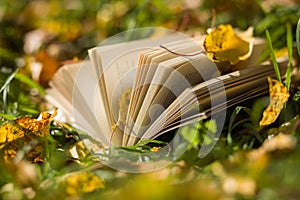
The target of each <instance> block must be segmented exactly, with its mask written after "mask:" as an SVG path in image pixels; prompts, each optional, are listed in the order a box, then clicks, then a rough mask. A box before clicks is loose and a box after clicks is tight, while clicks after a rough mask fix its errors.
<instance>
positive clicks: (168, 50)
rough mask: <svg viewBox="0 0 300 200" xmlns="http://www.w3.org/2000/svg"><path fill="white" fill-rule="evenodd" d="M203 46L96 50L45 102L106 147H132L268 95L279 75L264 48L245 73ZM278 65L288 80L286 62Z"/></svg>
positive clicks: (170, 39) (259, 46)
mask: <svg viewBox="0 0 300 200" xmlns="http://www.w3.org/2000/svg"><path fill="white" fill-rule="evenodd" d="M204 40H205V36H197V37H192V38H191V37H187V36H185V35H182V34H168V35H167V36H163V37H158V38H153V37H150V38H146V39H139V40H134V41H127V42H120V43H114V44H102V45H99V46H97V47H94V48H92V49H90V50H89V52H88V55H89V56H88V58H87V59H85V60H84V61H80V62H76V63H73V64H67V65H65V66H63V67H61V68H60V69H59V70H58V72H57V73H56V74H55V76H54V77H53V79H52V81H51V83H50V86H51V88H50V89H49V90H48V95H47V99H48V100H49V101H50V102H52V103H53V104H54V105H55V106H57V107H58V108H59V109H60V110H62V111H63V112H64V114H65V115H66V116H68V117H69V120H70V122H71V123H72V124H73V125H75V126H76V127H78V128H80V129H82V130H83V131H85V132H87V133H88V134H89V135H90V136H91V137H92V138H94V139H96V140H98V141H100V142H101V143H103V144H104V145H110V144H113V145H116V146H131V145H135V144H137V143H138V142H140V141H142V140H149V139H156V138H158V137H160V136H163V135H166V134H170V133H171V132H172V131H175V130H176V129H178V128H180V127H183V126H186V125H189V124H193V123H195V122H197V121H199V120H205V119H209V118H210V117H211V116H212V115H213V114H214V113H218V112H221V111H224V110H226V109H227V108H228V107H230V106H233V105H236V104H239V103H241V102H243V101H246V100H249V99H251V98H254V97H258V96H261V95H266V94H267V93H268V82H267V77H268V76H269V77H272V78H275V72H274V68H273V65H272V64H271V62H264V63H261V64H258V61H257V60H258V57H259V55H260V54H261V53H262V52H263V50H264V46H265V42H264V40H262V39H257V38H255V39H254V40H253V41H252V43H251V45H253V46H251V52H250V54H251V55H249V56H248V57H247V59H244V60H243V62H241V63H242V64H243V67H236V66H238V65H235V67H232V64H230V63H228V62H222V63H216V62H214V61H212V59H211V58H209V57H208V55H207V52H206V50H205V48H204V47H203V43H204ZM115 41H116V40H113V42H115ZM108 43H109V42H108ZM278 62H279V63H280V65H279V66H280V71H281V73H282V74H283V73H285V66H286V59H282V60H278Z"/></svg>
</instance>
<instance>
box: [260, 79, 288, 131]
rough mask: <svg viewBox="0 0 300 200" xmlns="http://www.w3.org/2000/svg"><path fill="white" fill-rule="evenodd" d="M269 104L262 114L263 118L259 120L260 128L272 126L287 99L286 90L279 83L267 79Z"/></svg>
mask: <svg viewBox="0 0 300 200" xmlns="http://www.w3.org/2000/svg"><path fill="white" fill-rule="evenodd" d="M268 82H269V91H270V104H269V106H268V107H267V108H266V109H265V110H264V112H263V118H262V119H261V120H260V122H259V125H260V126H267V125H270V124H272V123H273V122H274V121H275V120H276V119H277V117H278V115H279V114H280V112H281V110H282V108H283V106H284V104H285V103H286V102H287V101H288V99H289V96H290V94H289V91H288V89H287V88H286V87H285V86H284V85H283V84H282V83H280V82H279V81H277V80H275V79H272V78H270V77H268Z"/></svg>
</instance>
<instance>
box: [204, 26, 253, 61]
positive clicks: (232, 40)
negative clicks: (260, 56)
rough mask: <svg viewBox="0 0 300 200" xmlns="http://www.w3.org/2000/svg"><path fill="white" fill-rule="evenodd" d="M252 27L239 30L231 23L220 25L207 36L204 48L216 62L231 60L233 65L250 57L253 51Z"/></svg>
mask: <svg viewBox="0 0 300 200" xmlns="http://www.w3.org/2000/svg"><path fill="white" fill-rule="evenodd" d="M252 40H253V38H252V29H251V28H250V29H248V30H247V31H245V32H239V31H236V30H234V29H233V28H232V26H231V25H220V26H218V27H217V28H215V29H213V30H211V31H210V32H209V33H208V35H207V36H206V38H205V41H204V48H205V50H206V52H207V55H208V57H209V58H210V59H211V60H212V61H214V62H223V61H225V62H229V63H230V64H232V65H235V64H237V63H238V62H239V61H243V60H246V59H247V58H249V56H250V54H251V52H252V45H253V44H252Z"/></svg>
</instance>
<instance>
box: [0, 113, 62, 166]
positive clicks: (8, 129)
mask: <svg viewBox="0 0 300 200" xmlns="http://www.w3.org/2000/svg"><path fill="white" fill-rule="evenodd" d="M56 112H57V110H56V109H55V110H54V112H53V113H52V114H50V113H47V112H42V114H41V116H42V119H40V120H38V119H34V118H31V117H28V116H23V117H19V118H16V119H15V120H13V121H7V122H5V123H4V124H3V125H2V126H1V127H0V145H1V146H0V151H1V153H2V156H3V160H4V161H5V162H6V163H9V162H11V161H12V160H13V159H14V158H15V157H16V155H17V152H18V151H19V150H23V149H24V147H25V145H27V146H28V147H30V149H29V150H27V152H26V155H25V156H26V157H27V158H28V159H29V160H30V161H32V162H43V156H42V155H43V152H44V144H43V140H42V139H41V138H44V137H45V136H48V135H50V127H49V125H50V123H51V121H52V120H53V118H54V117H55V115H56Z"/></svg>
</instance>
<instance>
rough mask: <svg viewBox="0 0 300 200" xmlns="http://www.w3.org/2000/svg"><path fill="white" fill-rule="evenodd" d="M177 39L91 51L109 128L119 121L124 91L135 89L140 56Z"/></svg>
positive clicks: (173, 36)
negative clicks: (120, 102)
mask: <svg viewBox="0 0 300 200" xmlns="http://www.w3.org/2000/svg"><path fill="white" fill-rule="evenodd" d="M178 37H179V36H178V35H169V36H168V37H165V38H157V39H143V40H137V41H131V42H124V43H121V44H115V45H109V46H99V47H95V48H93V49H92V50H90V52H89V55H90V58H91V60H92V63H93V66H94V70H93V71H95V73H96V76H97V77H96V79H97V81H98V85H99V90H100V92H99V93H100V96H101V98H102V100H103V104H104V107H105V114H106V115H107V118H108V121H109V125H110V126H112V125H113V124H115V123H116V122H117V121H118V116H119V103H118V101H119V99H120V96H121V95H122V93H123V91H125V90H126V89H128V88H131V87H132V85H133V82H134V75H135V73H136V68H137V64H138V58H139V54H140V52H141V51H144V50H147V49H150V48H153V47H155V46H158V45H160V44H162V43H164V42H170V41H173V40H176V39H178ZM181 37H182V36H181ZM120 140H122V138H121V139H120ZM118 143H120V142H118Z"/></svg>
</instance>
